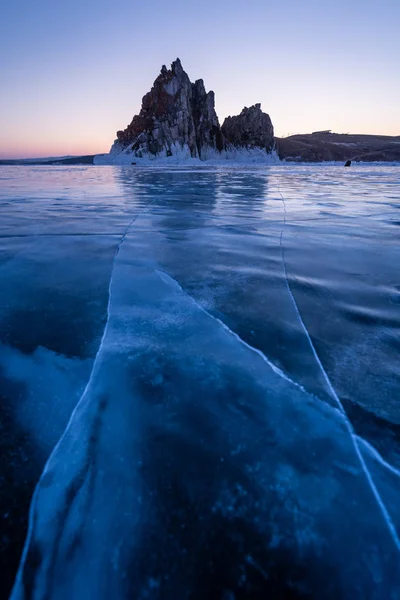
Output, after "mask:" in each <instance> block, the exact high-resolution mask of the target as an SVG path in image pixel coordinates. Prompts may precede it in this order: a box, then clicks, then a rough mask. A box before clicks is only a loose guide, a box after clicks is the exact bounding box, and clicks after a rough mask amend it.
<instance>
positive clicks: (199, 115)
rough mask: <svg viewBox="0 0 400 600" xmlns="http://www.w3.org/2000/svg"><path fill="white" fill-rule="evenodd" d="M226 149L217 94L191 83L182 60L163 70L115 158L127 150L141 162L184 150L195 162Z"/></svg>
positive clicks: (121, 134) (115, 150) (117, 145)
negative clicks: (151, 157) (143, 159)
mask: <svg viewBox="0 0 400 600" xmlns="http://www.w3.org/2000/svg"><path fill="white" fill-rule="evenodd" d="M223 148H224V139H223V136H222V134H221V129H220V126H219V122H218V117H217V114H216V112H215V108H214V92H208V93H207V92H206V90H205V87H204V83H203V80H202V79H199V80H198V81H196V82H195V83H191V82H190V79H189V77H188V75H187V74H186V73H185V71H184V70H183V68H182V64H181V62H180V60H179V58H178V59H177V60H176V61H174V62H173V63H172V65H171V69H167V68H166V67H165V66H163V67H162V69H161V73H160V75H159V76H158V77H157V79H156V80H155V82H154V85H153V87H152V89H151V91H150V92H149V93H148V94H146V95H145V96H144V97H143V100H142V108H141V111H140V113H139V114H138V115H137V116H135V117H133V119H132V122H131V123H130V125H128V127H127V128H126V129H125V130H124V131H118V132H117V140H116V141H115V142H114V145H113V147H112V149H111V154H114V155H115V154H118V153H120V152H122V151H124V150H125V151H128V152H131V153H132V155H133V156H135V157H138V158H141V157H143V156H145V155H155V156H171V155H172V154H175V153H177V152H179V151H180V150H183V151H186V152H188V153H189V156H191V157H193V158H204V157H206V156H207V155H208V154H209V153H210V151H221V150H222V149H223Z"/></svg>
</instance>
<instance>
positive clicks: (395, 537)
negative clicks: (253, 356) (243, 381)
mask: <svg viewBox="0 0 400 600" xmlns="http://www.w3.org/2000/svg"><path fill="white" fill-rule="evenodd" d="M278 191H279V195H280V197H281V199H282V204H283V227H282V230H281V235H280V247H281V255H282V264H283V270H284V275H285V279H286V286H287V289H288V292H289V296H290V297H291V299H292V302H293V306H294V308H295V311H296V313H297V316H298V318H299V321H300V324H301V327H302V329H303V331H304V333H305V335H306V338H307V340H308V343H309V345H310V348H311V351H312V353H313V355H314V358H315V360H316V361H317V364H318V366H319V368H320V369H321V373H322V375H323V377H324V379H325V383H326V385H327V387H328V390H329V392H330V394H331V396H332V398H333V399H334V400H335V402H336V403H337V405H338V407H339V409H340V412H341V413H342V416H343V420H344V423H345V425H346V428H347V431H348V433H349V435H350V437H351V440H352V443H353V447H354V450H355V453H356V455H357V458H358V460H359V462H360V465H361V468H362V470H363V472H364V475H365V477H366V479H367V481H368V484H369V487H370V489H371V491H372V494H373V496H374V497H375V500H376V502H377V504H378V506H379V508H380V510H381V513H382V516H383V518H384V521H385V523H386V525H387V527H388V529H389V532H390V535H391V537H392V539H393V542H394V544H395V546H396V548H397V550H398V551H400V539H399V536H398V534H397V531H396V527H395V525H394V523H393V521H392V519H391V516H390V514H389V511H388V510H387V508H386V506H385V504H384V502H383V500H382V498H381V496H380V494H379V492H378V489H377V487H376V485H375V483H374V480H373V478H372V475H371V473H370V471H369V469H368V467H367V465H366V463H365V460H364V457H363V455H362V453H361V451H360V448H359V443H358V442H359V440H361V439H362V438H360V437H359V436H357V435H356V433H355V431H354V429H353V426H352V424H351V422H350V420H349V417H348V416H347V413H346V411H345V409H344V407H343V404H342V403H341V401H340V399H339V397H338V395H337V393H336V391H335V389H334V387H333V385H332V383H331V381H330V379H329V377H328V374H327V372H326V371H325V369H324V367H323V365H322V362H321V360H320V358H319V356H318V353H317V351H316V349H315V346H314V344H313V341H312V339H311V336H310V334H309V332H308V329H307V327H306V325H305V323H304V321H303V318H302V316H301V313H300V310H299V307H298V305H297V302H296V299H295V297H294V295H293V292H292V289H291V287H290V283H289V278H288V271H287V265H286V259H285V247H284V244H283V231H284V229H285V226H286V203H285V198H284V197H283V194H282V192H281V190H280V188H279V186H278ZM363 443H364V445H365V446H367V448H368V449H369V451H370V452H371V450H372V447H370V444H368V442H365V441H364V440H363ZM371 453H372V452H371ZM373 454H374V456H375V458H376V456H377V455H378V456H380V455H379V453H378V452H377V451H376V450H375V449H374V452H373ZM379 462H380V463H381V464H382V465H386V464H387V463H386V461H384V459H383V458H382V457H380V459H379ZM391 471H393V472H396V474H399V472H398V471H397V470H396V469H394V468H391Z"/></svg>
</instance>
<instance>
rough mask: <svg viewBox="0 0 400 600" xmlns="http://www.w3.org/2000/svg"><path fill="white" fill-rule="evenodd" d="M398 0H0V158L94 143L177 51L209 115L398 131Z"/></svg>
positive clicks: (135, 105)
mask: <svg viewBox="0 0 400 600" xmlns="http://www.w3.org/2000/svg"><path fill="white" fill-rule="evenodd" d="M399 28H400V0H374V1H371V0H318V1H317V0H281V1H279V0H274V1H273V2H270V1H269V0H202V1H201V2H199V1H194V0H193V1H192V0H185V1H183V0H175V1H171V2H167V1H166V0H152V1H149V0H140V1H139V0H134V1H132V0H131V1H128V0H114V1H112V0H108V1H107V2H106V1H103V0H96V1H94V0H69V1H68V2H62V1H61V2H57V1H55V0H35V1H32V0H4V2H2V7H1V11H0V52H1V57H2V69H1V83H0V85H1V93H0V157H3V158H6V157H7V158H12V157H29V156H60V155H69V154H83V153H96V152H107V151H108V150H109V148H110V146H111V143H112V142H113V140H114V139H115V133H116V131H117V130H118V129H123V128H125V127H126V125H127V124H128V123H129V122H130V121H131V119H132V117H133V115H134V114H136V113H137V112H138V111H139V109H140V103H141V98H142V96H143V95H144V94H145V93H146V92H147V91H149V89H150V87H151V85H152V82H153V81H154V79H155V78H156V76H157V75H158V73H159V70H160V67H161V65H162V64H164V63H165V64H167V66H169V65H170V63H171V62H172V61H173V60H174V59H175V58H176V57H177V56H179V57H180V59H181V61H182V64H183V67H184V69H185V70H186V71H187V72H188V74H189V77H190V78H191V80H192V81H194V80H195V79H198V78H200V77H201V78H203V79H204V82H205V85H206V88H207V90H209V89H213V90H214V91H215V93H216V109H217V112H218V115H219V118H220V121H221V123H222V121H223V119H224V117H226V116H227V115H230V114H231V115H232V114H237V113H238V112H240V110H241V109H242V108H243V106H245V105H246V106H250V105H251V104H254V103H256V102H261V104H262V108H263V110H265V111H266V112H268V113H269V114H270V116H271V118H272V122H273V124H274V127H275V133H276V135H279V136H283V135H288V134H292V133H305V132H311V131H314V130H316V129H332V130H334V131H337V132H343V133H346V132H351V133H384V134H389V135H400V110H399V107H400V35H399Z"/></svg>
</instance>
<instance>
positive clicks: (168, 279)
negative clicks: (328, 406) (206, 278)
mask: <svg viewBox="0 0 400 600" xmlns="http://www.w3.org/2000/svg"><path fill="white" fill-rule="evenodd" d="M155 272H156V273H157V275H158V276H159V277H160V279H162V281H164V282H165V283H167V284H168V285H171V286H173V287H176V288H178V289H179V290H180V291H181V292H183V293H184V294H185V295H186V296H188V298H190V299H191V301H192V302H193V303H194V304H195V305H196V306H197V308H199V309H200V310H201V311H202V312H203V313H205V314H206V315H207V316H208V317H210V318H211V319H213V320H214V321H217V323H219V325H221V326H222V327H223V329H225V331H227V332H228V333H229V334H230V335H232V336H233V337H234V338H235V339H236V340H238V342H240V343H241V344H243V345H244V346H246V348H248V349H249V350H251V351H252V352H255V353H256V354H258V356H260V357H261V358H262V360H263V361H264V362H265V363H267V365H268V366H269V367H270V368H271V369H272V370H273V372H274V373H276V374H277V375H279V377H282V378H283V379H285V380H286V381H288V382H289V383H291V384H292V385H294V386H296V387H297V388H299V389H300V390H301V391H303V392H305V389H304V388H303V386H301V385H300V384H299V383H297V382H296V381H293V379H290V377H288V376H287V375H286V374H285V373H284V372H283V371H282V370H281V369H280V368H279V367H277V366H276V365H275V364H274V363H273V362H272V361H270V360H269V358H267V356H266V355H265V354H264V353H263V352H261V350H259V349H258V348H255V347H254V346H251V345H250V344H248V343H247V342H246V341H245V340H244V339H243V338H241V337H240V335H238V334H237V333H236V332H235V331H232V329H230V328H229V327H228V326H227V325H226V324H225V323H224V322H223V321H221V319H218V317H215V316H214V315H212V314H211V313H210V312H208V310H206V309H205V308H204V307H203V306H201V304H199V303H198V302H196V300H195V299H194V298H193V296H191V295H190V294H188V293H187V292H186V291H185V290H184V289H183V287H182V286H181V285H180V284H179V283H178V282H177V281H176V279H173V277H171V276H170V275H168V273H165V272H164V271H159V270H157V269H156V270H155Z"/></svg>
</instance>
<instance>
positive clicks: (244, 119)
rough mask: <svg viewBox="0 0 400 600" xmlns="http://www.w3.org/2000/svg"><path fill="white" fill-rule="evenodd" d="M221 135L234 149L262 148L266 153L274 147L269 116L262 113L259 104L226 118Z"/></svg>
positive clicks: (272, 129) (272, 130)
mask: <svg viewBox="0 0 400 600" xmlns="http://www.w3.org/2000/svg"><path fill="white" fill-rule="evenodd" d="M222 133H223V135H224V137H225V138H226V140H227V142H228V143H230V144H232V145H233V146H235V147H239V148H243V147H245V148H263V149H264V150H266V151H267V152H271V151H272V149H273V147H274V128H273V126H272V122H271V119H270V117H269V115H267V114H266V113H264V112H262V110H261V104H255V105H254V106H250V108H247V107H245V108H244V109H243V110H242V112H241V113H240V115H237V116H235V117H227V118H226V119H225V121H224V124H223V125H222Z"/></svg>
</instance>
